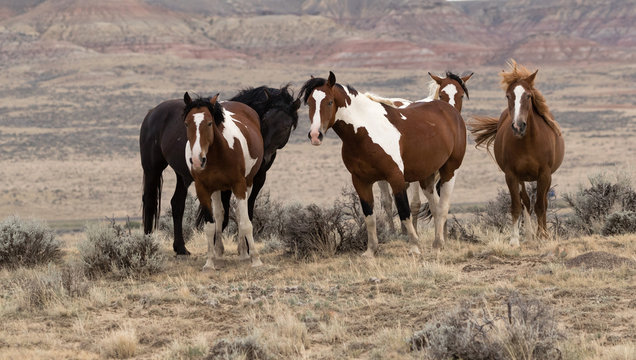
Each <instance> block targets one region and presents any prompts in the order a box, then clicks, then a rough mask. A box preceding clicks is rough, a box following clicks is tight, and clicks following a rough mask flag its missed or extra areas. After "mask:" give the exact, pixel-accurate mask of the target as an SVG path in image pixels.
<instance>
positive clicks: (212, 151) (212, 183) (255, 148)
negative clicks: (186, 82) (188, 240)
mask: <svg viewBox="0 0 636 360" xmlns="http://www.w3.org/2000/svg"><path fill="white" fill-rule="evenodd" d="M218 96H219V95H218V94H216V95H215V96H214V97H212V98H209V99H203V98H198V99H195V100H192V99H191V98H190V95H188V93H187V92H186V93H185V94H184V95H183V101H184V102H185V104H186V106H185V109H184V110H183V121H184V123H185V127H186V128H187V131H186V132H187V138H188V141H187V143H186V148H185V152H186V155H185V156H186V161H187V163H188V167H189V169H190V173H191V174H192V178H193V179H194V187H195V189H196V192H197V198H198V199H199V202H200V203H201V207H202V210H203V216H204V217H205V225H204V231H205V234H206V237H207V239H208V254H207V261H206V263H205V266H204V267H203V270H208V269H215V265H214V260H215V259H216V258H217V257H220V256H221V255H223V241H222V239H221V232H222V231H223V228H222V224H221V223H220V222H218V221H217V222H216V224H215V223H214V218H213V217H212V214H214V215H216V216H217V219H221V218H223V212H224V210H223V204H222V203H221V191H223V190H232V194H233V195H234V196H235V197H236V199H237V210H238V216H237V217H238V230H239V232H238V241H239V243H240V242H243V241H245V243H246V247H247V254H248V256H250V258H251V260H252V266H259V265H262V262H261V260H260V258H259V256H258V251H257V250H256V248H255V246H254V237H253V234H252V222H251V220H250V218H249V216H248V214H249V213H248V209H247V198H248V197H249V196H250V193H251V191H252V184H253V181H254V176H256V173H257V172H258V169H259V168H260V166H261V162H262V161H263V138H262V137H261V129H260V122H259V118H258V114H257V113H256V111H254V109H252V108H251V107H249V106H247V105H245V104H243V103H240V102H235V101H225V102H222V103H219V102H217V98H218ZM219 215H220V216H219ZM216 235H219V236H218V238H217V237H216Z"/></svg>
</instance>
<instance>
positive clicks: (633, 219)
mask: <svg viewBox="0 0 636 360" xmlns="http://www.w3.org/2000/svg"><path fill="white" fill-rule="evenodd" d="M601 233H602V234H603V235H605V236H608V235H621V234H627V233H636V211H629V210H627V211H617V212H615V213H613V214H610V215H609V216H608V217H607V220H605V224H603V229H602V230H601Z"/></svg>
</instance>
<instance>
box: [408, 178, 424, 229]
mask: <svg viewBox="0 0 636 360" xmlns="http://www.w3.org/2000/svg"><path fill="white" fill-rule="evenodd" d="M406 193H407V195H408V196H407V197H408V199H410V200H411V216H412V219H413V229H415V232H416V233H417V220H418V219H419V215H420V208H421V207H422V200H420V188H419V186H418V184H417V183H409V184H408V187H407V188H406Z"/></svg>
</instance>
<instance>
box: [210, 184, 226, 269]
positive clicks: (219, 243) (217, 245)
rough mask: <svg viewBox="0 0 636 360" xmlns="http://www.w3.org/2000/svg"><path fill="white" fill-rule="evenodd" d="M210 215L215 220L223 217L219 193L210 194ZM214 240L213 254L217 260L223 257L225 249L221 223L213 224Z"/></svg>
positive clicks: (223, 211)
mask: <svg viewBox="0 0 636 360" xmlns="http://www.w3.org/2000/svg"><path fill="white" fill-rule="evenodd" d="M212 214H213V215H214V218H215V219H223V218H224V216H225V210H224V207H223V201H222V200H221V192H220V191H215V192H214V193H212ZM214 231H215V238H214V252H215V256H216V257H217V258H220V257H222V256H223V253H224V252H225V248H224V247H223V236H222V235H223V222H222V221H218V220H217V221H216V222H215V228H214Z"/></svg>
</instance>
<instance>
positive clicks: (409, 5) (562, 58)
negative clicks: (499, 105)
mask: <svg viewBox="0 0 636 360" xmlns="http://www.w3.org/2000/svg"><path fill="white" fill-rule="evenodd" d="M635 5H636V1H634V0H628V1H625V0H608V1H603V2H598V1H594V0H532V1H530V0H508V1H505V0H491V1H469V2H447V1H436V0H424V1H416V0H390V1H381V0H305V1H296V0H261V1H258V0H256V1H249V0H221V1H213V2H210V1H204V0H183V1H179V2H174V1H168V0H146V1H142V0H108V1H103V0H99V1H98V0H45V1H38V0H30V1H4V2H3V4H0V45H1V49H0V60H2V61H5V62H12V61H23V60H30V59H33V58H34V57H35V58H37V57H47V58H55V57H68V56H77V55H82V56H85V55H86V54H98V53H128V52H132V53H154V54H167V55H174V56H178V57H184V58H210V59H233V60H240V61H247V62H250V61H253V62H257V61H273V62H279V63H299V62H302V63H314V64H329V65H342V66H351V67H369V66H370V67H403V68H411V67H412V68H419V67H431V66H435V67H439V66H448V65H449V64H452V65H453V66H462V67H467V66H468V67H470V66H479V65H484V64H501V63H502V62H503V61H505V60H506V59H507V58H509V57H515V58H518V59H520V61H524V62H534V63H537V64H539V63H541V64H548V63H565V64H567V63H574V62H608V61H609V62H634V61H635V60H636V51H635V49H636V27H635V26H633V24H635V23H636V6H635Z"/></svg>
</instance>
